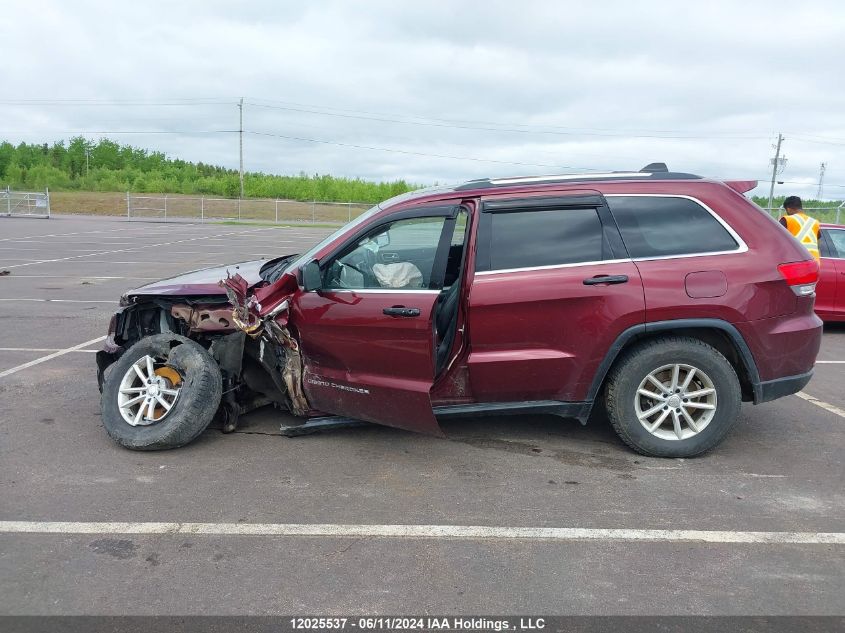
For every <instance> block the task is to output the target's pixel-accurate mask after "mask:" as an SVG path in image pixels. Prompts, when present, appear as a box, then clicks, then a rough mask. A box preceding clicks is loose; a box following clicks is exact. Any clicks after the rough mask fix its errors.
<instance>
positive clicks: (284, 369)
mask: <svg viewBox="0 0 845 633" xmlns="http://www.w3.org/2000/svg"><path fill="white" fill-rule="evenodd" d="M220 285H221V286H222V287H223V288H225V290H226V296H227V297H228V298H229V303H230V304H231V305H232V306H233V310H232V319H233V321H234V324H235V327H237V328H238V329H239V330H241V331H243V332H244V333H245V334H246V335H247V336H249V337H251V338H253V339H255V340H257V341H259V348H260V350H261V355H262V356H263V354H264V353H265V351H266V350H267V348H268V347H269V348H270V349H271V350H272V352H271V353H273V354H274V355H275V356H276V358H277V359H278V360H279V361H280V364H281V372H280V373H281V376H282V378H283V380H284V383H285V387H286V389H287V395H288V400H289V406H290V411H291V413H293V414H294V415H300V416H302V415H306V414H307V413H308V411H309V410H310V407H309V405H308V400H307V399H306V398H305V392H304V391H303V388H302V374H303V365H302V354H301V353H300V348H299V343H298V342H297V340H296V339H295V338H294V337H293V336H291V333H290V331H289V330H288V328H287V324H288V309H289V307H290V297H291V296H292V294H293V292H294V291H295V290H296V278H295V277H293V276H292V275H286V276H284V277H282V279H280V280H279V281H278V282H276V283H275V284H272V285H270V286H265V287H263V288H257V289H255V290H254V291H253V293H252V294H249V295H248V291H249V285H248V283H247V282H246V280H245V279H244V278H243V277H241V276H240V275H239V274H235V275H234V276H227V277H226V279H223V280H221V281H220Z"/></svg>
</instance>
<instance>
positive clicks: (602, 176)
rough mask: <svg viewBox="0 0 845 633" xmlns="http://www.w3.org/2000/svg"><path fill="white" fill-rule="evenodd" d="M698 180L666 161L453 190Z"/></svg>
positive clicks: (489, 181) (480, 181) (491, 180)
mask: <svg viewBox="0 0 845 633" xmlns="http://www.w3.org/2000/svg"><path fill="white" fill-rule="evenodd" d="M640 179H642V180H646V179H652V180H700V179H701V176H697V175H695V174H687V173H682V172H672V171H669V168H668V167H667V166H666V163H649V164H648V165H646V166H645V167H643V168H642V169H641V170H639V171H610V172H604V173H588V174H549V175H544V176H515V177H512V178H480V179H478V180H470V181H468V182H465V183H463V184H461V185H458V186H457V187H455V191H464V190H468V189H487V188H492V187H507V186H509V185H527V184H543V183H549V184H552V183H556V182H578V181H587V182H589V181H595V180H640Z"/></svg>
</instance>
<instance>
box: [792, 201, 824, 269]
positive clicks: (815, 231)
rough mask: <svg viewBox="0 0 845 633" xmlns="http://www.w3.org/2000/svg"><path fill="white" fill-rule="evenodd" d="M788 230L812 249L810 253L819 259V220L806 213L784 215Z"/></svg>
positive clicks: (804, 245)
mask: <svg viewBox="0 0 845 633" xmlns="http://www.w3.org/2000/svg"><path fill="white" fill-rule="evenodd" d="M784 217H785V218H786V228H787V230H788V231H789V232H790V233H792V235H793V236H795V239H796V240H798V241H799V242H801V245H802V246H803V247H804V248H806V249H807V250H808V251H810V255H812V256H813V257H815V258H816V261H818V259H819V221H818V220H816V219H815V218H811V217H810V216H809V215H807V214H805V213H793V214H792V215H786V216H784Z"/></svg>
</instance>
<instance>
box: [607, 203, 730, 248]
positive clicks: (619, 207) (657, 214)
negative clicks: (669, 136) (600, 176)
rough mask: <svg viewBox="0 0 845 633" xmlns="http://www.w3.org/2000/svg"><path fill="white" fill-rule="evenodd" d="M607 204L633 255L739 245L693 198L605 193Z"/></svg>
mask: <svg viewBox="0 0 845 633" xmlns="http://www.w3.org/2000/svg"><path fill="white" fill-rule="evenodd" d="M607 204H608V206H610V210H611V212H612V213H613V217H614V218H615V220H616V224H617V225H618V226H619V231H620V233H621V234H622V239H623V240H624V241H625V246H626V247H627V249H628V254H629V255H630V256H631V257H633V258H642V257H672V256H676V255H695V254H699V253H719V252H724V251H733V250H736V249H737V248H739V244H737V242H736V240H735V239H734V238H733V237H732V236H731V234H730V233H729V232H728V231H727V229H725V227H724V226H722V224H721V223H720V222H719V221H718V220H717V219H716V218H715V217H713V215H712V214H711V213H710V212H709V211H708V210H707V209H705V208H704V207H703V206H701V205H700V204H699V203H697V202H695V201H694V200H689V199H688V198H676V197H657V196H608V197H607Z"/></svg>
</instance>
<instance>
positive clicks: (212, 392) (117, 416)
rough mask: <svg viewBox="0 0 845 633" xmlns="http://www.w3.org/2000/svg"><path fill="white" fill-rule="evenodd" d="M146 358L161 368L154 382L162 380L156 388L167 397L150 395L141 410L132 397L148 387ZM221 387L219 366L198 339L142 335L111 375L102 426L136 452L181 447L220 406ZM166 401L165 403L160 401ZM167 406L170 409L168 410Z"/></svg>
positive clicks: (105, 386)
mask: <svg viewBox="0 0 845 633" xmlns="http://www.w3.org/2000/svg"><path fill="white" fill-rule="evenodd" d="M147 359H151V360H152V362H153V363H154V365H153V367H155V368H156V370H155V372H153V374H154V375H153V379H154V380H153V382H155V381H156V380H160V382H161V385H160V386H156V387H155V392H154V393H155V395H161V396H162V397H161V398H160V399H159V400H155V401H154V399H153V398H150V400H149V402H150V403H151V404H150V408H148V409H144V410H143V411H140V413H138V411H139V405H137V404H135V405H132V404H131V402H133V401H134V400H137V399H138V396H139V395H140V396H143V395H144V393H145V392H143V391H142V390H143V389H145V388H147V389H148V387H146V385H147V384H149V383H147V381H145V380H143V379H141V376H142V375H143V376H144V377H147V376H148V375H149V374H150V373H151V372H149V371H146V370H145V369H144V368H145V366H146V361H147ZM136 365H137V366H138V368H139V369H140V374H138V373H137V371H136V369H135V368H134V367H135V366H136ZM136 376H137V378H136ZM165 377H168V380H167V381H165V380H164V378H165ZM222 391H223V380H222V376H221V374H220V368H219V367H218V366H217V363H216V362H215V361H214V359H213V358H212V357H211V355H210V354H209V353H208V352H207V351H206V350H205V348H203V347H202V346H201V345H199V344H198V343H195V342H194V341H192V340H190V339H188V338H185V337H184V336H178V335H176V334H156V335H155V336H149V337H146V338H142V339H141V340H139V341H138V342H137V343H135V344H134V345H133V346H132V347H130V348H129V349H128V350H126V352H125V353H124V354H123V355H122V356H121V357H120V359H118V361H117V362H116V363H114V365H113V366H112V367H111V368H110V370H109V372H108V375H107V376H106V379H105V382H104V383H103V394H102V398H101V409H102V415H103V426H105V428H106V431H107V432H108V434H109V435H110V436H111V438H112V439H113V440H115V441H116V442H117V443H118V444H120V445H121V446H124V447H126V448H128V449H131V450H134V451H154V450H163V449H168V448H178V447H180V446H184V445H185V444H188V443H189V442H191V441H193V440H194V439H196V438H197V437H198V436H199V435H200V434H201V433H202V432H203V431H204V430H205V429H206V427H207V426H208V425H209V423H210V422H211V419H212V418H213V417H214V413H215V412H216V411H217V408H218V407H219V406H220V398H221V394H222ZM127 394H128V395H127ZM161 400H164V403H163V404H158V403H159V402H161ZM141 402H143V400H141ZM127 405H129V406H127ZM166 405H169V407H170V408H168V409H165V406H166ZM140 406H141V407H144V405H143V404H141V405H140ZM146 412H152V413H150V414H149V415H147V414H146Z"/></svg>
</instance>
